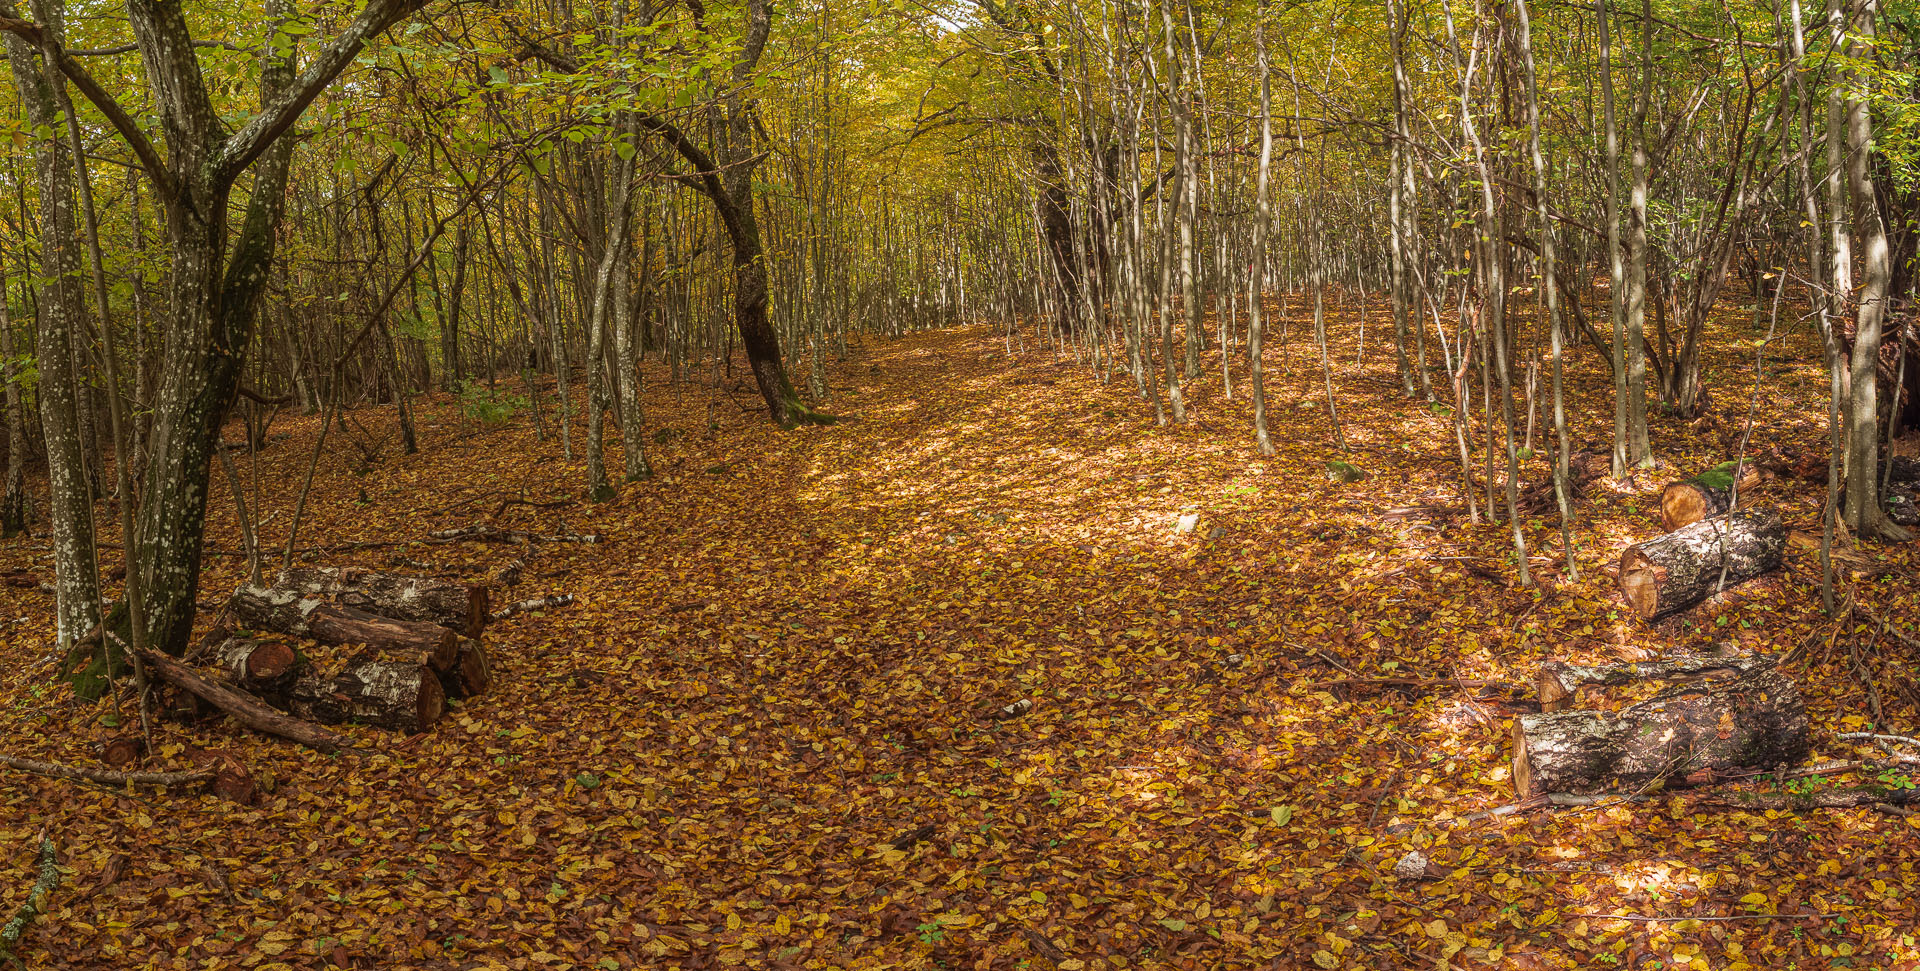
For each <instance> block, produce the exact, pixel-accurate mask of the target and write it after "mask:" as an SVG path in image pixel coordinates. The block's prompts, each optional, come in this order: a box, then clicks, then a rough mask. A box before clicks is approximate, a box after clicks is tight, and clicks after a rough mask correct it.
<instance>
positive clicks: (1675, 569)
mask: <svg viewBox="0 0 1920 971" xmlns="http://www.w3.org/2000/svg"><path fill="white" fill-rule="evenodd" d="M1786 548H1787V528H1786V526H1785V524H1783V523H1782V522H1781V520H1780V514H1779V513H1777V512H1774V511H1772V510H1770V509H1769V510H1753V509H1743V510H1740V511H1738V512H1734V513H1729V514H1727V515H1724V516H1717V517H1714V518H1712V519H1703V520H1701V521H1699V522H1697V523H1694V524H1693V525H1691V526H1686V527H1683V528H1681V529H1678V530H1675V531H1673V532H1671V533H1668V534H1666V535H1665V536H1660V537H1657V538H1655V539H1650V540H1648V541H1646V542H1644V543H1640V544H1638V545H1635V546H1630V547H1627V551H1626V552H1625V553H1623V554H1621V555H1620V592H1621V593H1622V594H1623V595H1624V596H1625V597H1626V600H1627V604H1628V605H1629V606H1631V607H1632V608H1633V612H1634V613H1635V614H1637V615H1639V617H1640V619H1641V620H1643V621H1655V620H1659V619H1660V618H1662V617H1666V616H1668V615H1670V614H1673V613H1677V612H1679V611H1681V610H1685V609H1687V608H1688V607H1691V606H1693V605H1694V604H1697V603H1699V602H1700V601H1702V600H1705V599H1707V598H1708V597H1710V596H1712V595H1714V594H1716V593H1719V592H1720V591H1722V590H1725V589H1727V588H1729V587H1733V586H1736V585H1738V584H1741V583H1744V582H1746V581H1748V580H1751V579H1753V578H1754V577H1757V576H1760V575H1762V574H1765V573H1770V572H1772V571H1774V570H1776V569H1779V567H1780V560H1781V557H1782V556H1783V555H1784V554H1785V553H1786Z"/></svg>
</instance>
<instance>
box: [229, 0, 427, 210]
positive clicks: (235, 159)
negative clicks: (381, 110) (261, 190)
mask: <svg viewBox="0 0 1920 971" xmlns="http://www.w3.org/2000/svg"><path fill="white" fill-rule="evenodd" d="M426 2H427V0H373V2H372V3H369V4H367V7H366V9H364V10H362V11H360V15H359V16H357V17H355V18H353V22H352V23H350V24H348V25H347V27H346V29H345V30H343V31H341V32H340V34H339V36H337V37H335V38H334V39H333V42H332V43H330V44H328V45H327V46H326V49H325V50H322V51H321V52H320V55H319V56H318V57H315V58H314V59H313V63H312V64H310V65H308V66H307V69H306V70H305V71H303V72H301V74H300V76H299V77H298V78H295V79H294V81H293V84H292V86H291V87H289V88H288V89H287V90H285V91H284V92H282V93H281V94H280V95H278V96H277V97H275V98H274V99H273V100H272V101H271V102H269V103H268V104H267V105H266V107H264V108H261V109H260V113H259V114H257V115H254V116H253V117H252V118H251V119H249V120H248V121H247V123H246V124H245V125H243V126H241V128H240V130H239V131H237V132H234V133H233V135H232V137H230V138H228V139H227V140H226V143H225V144H224V145H222V146H221V148H220V156H219V160H218V162H217V166H218V168H217V176H216V181H217V182H218V183H220V184H222V185H228V184H231V183H232V182H233V180H235V179H237V178H239V177H240V173H242V172H245V171H246V170H247V167H248V166H250V165H252V164H253V163H254V160H255V159H258V158H259V157H260V154H261V153H262V152H265V151H266V150H267V146H269V145H272V144H273V142H274V140H275V139H278V138H279V137H280V136H281V135H283V134H285V133H286V131H287V129H289V128H291V127H293V123H294V122H295V121H296V120H298V119H299V117H300V114H301V112H304V111H306V110H307V106H308V105H310V104H312V103H313V99H315V98H317V97H319V96H320V92H321V91H324V90H326V87H327V85H329V84H332V83H333V79H334V78H336V77H339V76H340V72H342V71H344V70H346V69H347V65H349V64H352V63H353V59H354V58H355V57H358V56H359V55H360V51H361V49H362V48H364V47H366V46H367V41H369V40H371V39H372V38H373V37H374V36H375V35H377V34H379V33H380V32H381V31H384V30H386V29H387V28H388V27H391V26H393V25H394V24H396V23H399V22H400V21H401V20H402V19H403V18H405V17H407V16H408V15H409V14H412V13H413V12H414V11H416V10H419V9H420V8H421V7H424V6H426Z"/></svg>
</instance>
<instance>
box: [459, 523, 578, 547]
mask: <svg viewBox="0 0 1920 971" xmlns="http://www.w3.org/2000/svg"><path fill="white" fill-rule="evenodd" d="M427 539H429V540H432V541H434V542H438V543H452V542H455V541H457V540H463V539H465V540H473V541H474V542H478V543H598V542H600V537H599V535H598V534H595V533H551V534H548V533H530V532H527V531H526V530H524V529H501V528H499V527H497V526H488V525H485V524H476V525H473V526H461V527H458V528H456V529H436V530H434V531H433V532H431V533H428V534H427Z"/></svg>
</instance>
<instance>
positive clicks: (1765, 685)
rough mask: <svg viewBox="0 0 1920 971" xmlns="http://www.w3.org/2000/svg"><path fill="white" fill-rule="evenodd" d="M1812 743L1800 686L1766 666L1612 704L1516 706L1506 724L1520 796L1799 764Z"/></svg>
mask: <svg viewBox="0 0 1920 971" xmlns="http://www.w3.org/2000/svg"><path fill="white" fill-rule="evenodd" d="M1810 748H1811V745H1810V743H1809V741H1808V738H1807V712H1806V706H1805V705H1803V704H1802V703H1801V701H1800V692H1799V691H1798V690H1797V689H1796V688H1795V687H1794V686H1793V683H1792V682H1790V681H1788V680H1787V679H1786V678H1784V677H1782V676H1781V675H1780V674H1779V672H1777V671H1775V670H1774V669H1773V668H1771V667H1764V668H1760V669H1757V670H1754V671H1750V672H1747V673H1745V674H1742V675H1740V676H1739V677H1735V678H1728V679H1726V680H1721V681H1711V682H1703V683H1700V684H1689V685H1682V686H1678V687H1675V688H1672V689H1670V690H1668V691H1665V692H1663V693H1661V694H1660V695H1659V696H1657V697H1655V698H1653V699H1652V700H1650V701H1646V702H1642V703H1641V704H1637V705H1632V706H1630V707H1627V708H1624V709H1622V710H1620V711H1619V712H1601V711H1584V710H1580V711H1560V712H1551V713H1542V714H1538V715H1522V716H1520V718H1518V719H1517V720H1515V722H1514V725H1513V780H1514V788H1515V789H1516V790H1517V791H1518V792H1519V794H1520V797H1521V798H1526V797H1529V796H1535V795H1539V794H1541V793H1548V792H1599V791H1606V790H1617V791H1629V792H1630V791H1633V790H1636V789H1640V788H1643V787H1647V786H1649V785H1651V784H1652V783H1653V782H1655V781H1656V780H1657V781H1662V782H1664V783H1665V784H1666V785H1668V786H1670V787H1678V786H1686V785H1701V784H1705V783H1708V782H1711V781H1712V780H1713V779H1714V778H1715V777H1716V776H1718V775H1721V774H1724V773H1728V772H1732V771H1734V770H1738V769H1767V768H1773V767H1775V766H1780V765H1795V764H1798V763H1799V762H1801V761H1802V760H1804V759H1805V758H1806V757H1807V753H1808V751H1809V750H1810Z"/></svg>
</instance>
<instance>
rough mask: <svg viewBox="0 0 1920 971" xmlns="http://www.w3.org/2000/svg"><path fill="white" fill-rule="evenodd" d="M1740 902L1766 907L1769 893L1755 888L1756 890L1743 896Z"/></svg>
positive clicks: (1751, 905)
mask: <svg viewBox="0 0 1920 971" xmlns="http://www.w3.org/2000/svg"><path fill="white" fill-rule="evenodd" d="M1740 902H1741V903H1743V904H1746V905H1747V906H1749V907H1764V906H1766V904H1767V895H1766V894H1764V893H1761V892H1760V891H1758V890H1755V891H1754V892H1752V893H1750V894H1747V895H1746V896H1744V897H1741V898H1740Z"/></svg>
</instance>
